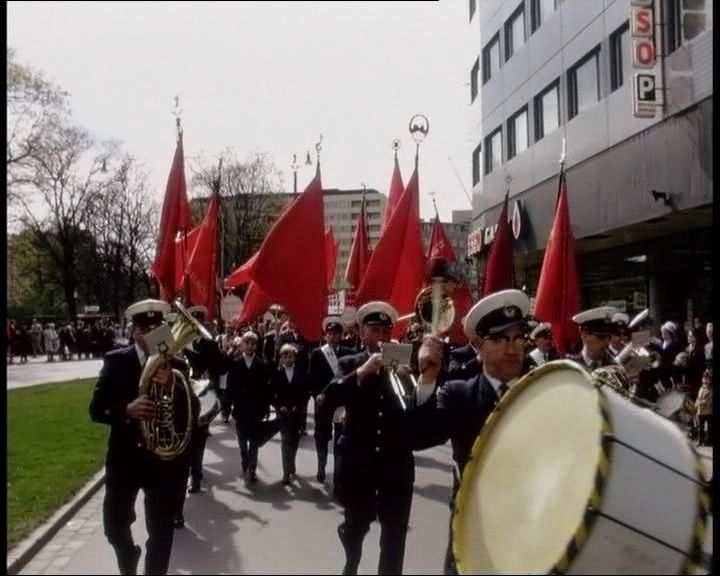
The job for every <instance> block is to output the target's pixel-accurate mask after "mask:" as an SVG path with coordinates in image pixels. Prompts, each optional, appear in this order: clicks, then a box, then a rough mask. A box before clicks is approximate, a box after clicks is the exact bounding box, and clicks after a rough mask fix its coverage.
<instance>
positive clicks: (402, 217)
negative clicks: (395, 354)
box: [356, 167, 425, 316]
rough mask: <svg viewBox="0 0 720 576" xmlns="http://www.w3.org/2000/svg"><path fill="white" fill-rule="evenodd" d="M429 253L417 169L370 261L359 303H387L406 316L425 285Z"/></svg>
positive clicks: (360, 289)
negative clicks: (426, 257)
mask: <svg viewBox="0 0 720 576" xmlns="http://www.w3.org/2000/svg"><path fill="white" fill-rule="evenodd" d="M424 274H425V253H424V249H423V242H422V229H421V226H420V192H419V187H418V171H417V167H416V168H415V171H414V172H413V175H412V177H411V178H410V182H408V185H407V188H405V191H404V192H403V195H402V196H401V197H400V202H399V203H398V205H397V208H396V209H395V211H394V212H393V214H392V216H391V217H390V221H389V222H388V224H387V226H386V227H385V230H383V233H382V236H381V237H380V240H378V243H377V246H376V247H375V250H374V251H373V253H372V256H371V257H370V263H369V264H368V268H367V271H366V272H365V276H364V277H363V279H362V283H361V284H360V288H359V289H358V293H357V297H356V302H357V303H358V304H363V303H365V302H368V301H370V300H385V301H386V302H388V303H390V304H391V305H392V306H393V307H394V308H395V309H396V310H397V311H398V313H399V314H400V315H401V316H403V315H405V314H409V313H411V312H412V310H413V307H414V304H415V298H416V297H417V295H418V293H419V292H420V289H421V288H422V285H423V279H424Z"/></svg>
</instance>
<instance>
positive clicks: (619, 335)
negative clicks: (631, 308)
mask: <svg viewBox="0 0 720 576" xmlns="http://www.w3.org/2000/svg"><path fill="white" fill-rule="evenodd" d="M629 323H630V317H629V316H628V315H627V314H625V313H624V312H618V313H617V314H615V315H614V316H613V317H612V331H611V332H610V343H609V344H608V352H610V354H611V355H612V357H613V358H615V357H616V356H617V355H618V354H620V352H622V350H623V348H625V345H626V344H627V343H628V333H629V330H628V324H629Z"/></svg>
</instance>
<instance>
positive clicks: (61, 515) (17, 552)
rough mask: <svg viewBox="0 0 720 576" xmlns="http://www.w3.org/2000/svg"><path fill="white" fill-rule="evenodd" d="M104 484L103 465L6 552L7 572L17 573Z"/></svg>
mask: <svg viewBox="0 0 720 576" xmlns="http://www.w3.org/2000/svg"><path fill="white" fill-rule="evenodd" d="M103 484H105V467H104V466H103V468H102V470H100V472H98V473H97V474H95V476H93V478H92V479H91V480H90V481H89V482H88V483H87V484H85V486H83V487H82V488H81V489H80V491H79V492H78V493H77V494H75V496H74V497H73V499H72V500H70V502H68V503H67V504H64V505H63V506H61V507H60V509H59V510H58V511H57V512H55V513H54V514H53V515H52V516H51V517H50V519H49V520H48V521H47V522H45V524H43V525H42V526H40V527H39V528H36V529H35V530H34V531H33V533H32V534H30V536H28V537H27V538H25V540H23V541H22V542H20V543H19V544H18V545H17V546H15V548H13V549H12V550H10V551H9V552H8V564H7V573H8V574H13V575H14V574H17V573H18V572H20V570H22V569H23V568H24V567H25V565H26V564H27V563H28V562H30V560H32V559H33V557H34V556H35V555H36V554H37V553H38V552H39V551H40V550H41V549H42V547H43V546H45V544H47V543H48V542H49V541H50V539H51V538H52V537H53V536H55V534H57V533H58V531H59V530H60V528H62V527H63V526H64V525H65V524H66V523H67V522H68V521H69V520H70V519H71V518H72V517H73V516H74V515H75V514H76V513H77V512H78V510H80V508H82V507H83V506H84V505H85V504H86V503H87V501H88V500H90V498H92V497H93V496H94V495H95V493H96V492H97V491H98V490H99V489H100V488H101V487H102V486H103Z"/></svg>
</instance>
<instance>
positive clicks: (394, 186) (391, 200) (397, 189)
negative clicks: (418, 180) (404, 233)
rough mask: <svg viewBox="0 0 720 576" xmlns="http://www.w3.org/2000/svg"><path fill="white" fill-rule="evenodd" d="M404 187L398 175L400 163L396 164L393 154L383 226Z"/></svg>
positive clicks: (388, 219)
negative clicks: (393, 166) (393, 162)
mask: <svg viewBox="0 0 720 576" xmlns="http://www.w3.org/2000/svg"><path fill="white" fill-rule="evenodd" d="M404 189H405V188H404V187H403V181H402V176H401V175H400V165H399V164H398V159H397V154H395V168H393V174H392V180H391V181H390V194H389V195H388V202H387V206H385V218H384V220H383V227H384V226H387V225H388V223H389V222H390V217H391V216H392V215H393V212H395V209H396V208H397V205H398V203H399V202H400V196H402V193H403V190H404Z"/></svg>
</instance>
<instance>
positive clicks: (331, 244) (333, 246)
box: [325, 228, 337, 290]
mask: <svg viewBox="0 0 720 576" xmlns="http://www.w3.org/2000/svg"><path fill="white" fill-rule="evenodd" d="M336 263H337V242H335V233H334V232H333V229H332V228H328V229H327V232H325V273H326V274H327V276H326V278H327V285H328V290H329V289H331V288H332V286H333V284H334V283H335V282H334V281H335V265H336Z"/></svg>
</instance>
